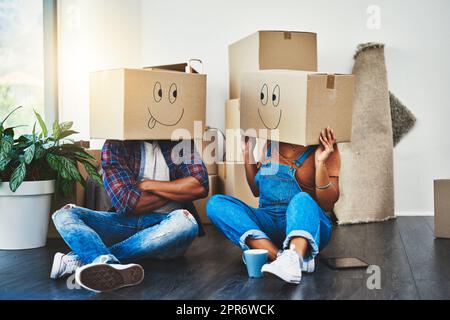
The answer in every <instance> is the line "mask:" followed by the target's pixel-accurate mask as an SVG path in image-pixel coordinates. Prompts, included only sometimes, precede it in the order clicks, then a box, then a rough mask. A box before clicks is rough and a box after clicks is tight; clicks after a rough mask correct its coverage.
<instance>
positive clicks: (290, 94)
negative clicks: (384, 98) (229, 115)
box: [241, 70, 355, 146]
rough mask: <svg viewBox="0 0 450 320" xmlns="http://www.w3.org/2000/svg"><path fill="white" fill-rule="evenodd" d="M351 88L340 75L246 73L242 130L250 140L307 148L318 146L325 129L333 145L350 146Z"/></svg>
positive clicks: (349, 79) (351, 83)
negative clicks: (332, 137) (330, 132)
mask: <svg viewBox="0 0 450 320" xmlns="http://www.w3.org/2000/svg"><path fill="white" fill-rule="evenodd" d="M354 83H355V79H354V76H353V75H344V74H331V75H329V74H322V73H311V72H305V71H292V70H264V71H257V72H249V73H245V74H243V77H242V82H241V84H242V85H241V126H242V129H243V130H244V131H245V132H247V133H248V134H247V135H250V136H261V135H262V136H263V137H264V138H266V137H268V138H269V139H273V140H277V141H281V142H288V143H293V144H298V145H304V146H308V145H315V144H319V134H320V132H321V131H322V130H323V129H324V128H326V127H327V126H330V127H331V128H333V130H334V133H335V135H336V138H337V141H338V142H348V141H351V135H352V112H353V96H354ZM247 130H248V131H247ZM258 131H259V132H258Z"/></svg>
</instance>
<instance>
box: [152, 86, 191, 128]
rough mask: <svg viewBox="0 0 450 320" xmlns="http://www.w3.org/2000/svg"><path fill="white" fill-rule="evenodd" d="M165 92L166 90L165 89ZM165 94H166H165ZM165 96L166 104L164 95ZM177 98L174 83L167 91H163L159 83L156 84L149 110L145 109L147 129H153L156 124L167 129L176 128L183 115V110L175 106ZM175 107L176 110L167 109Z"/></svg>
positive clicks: (176, 89) (176, 87)
mask: <svg viewBox="0 0 450 320" xmlns="http://www.w3.org/2000/svg"><path fill="white" fill-rule="evenodd" d="M166 90H167V89H166ZM165 92H166V93H165ZM165 94H167V101H168V102H169V104H167V103H164V102H166V100H165V97H164V95H165ZM177 98H178V86H177V84H176V83H172V84H171V85H170V86H169V88H168V91H165V90H164V87H163V86H162V85H161V83H160V82H158V81H157V82H156V83H155V85H154V86H153V100H154V102H155V103H153V104H152V106H151V108H150V107H147V109H148V113H149V114H150V119H149V120H148V127H149V128H150V129H153V128H154V127H155V126H156V124H157V123H159V124H160V125H163V126H167V127H173V126H176V125H177V124H178V123H180V121H181V119H182V118H183V115H184V108H182V107H179V106H178V105H177ZM171 105H175V106H177V108H171V109H170V110H169V109H168V106H171Z"/></svg>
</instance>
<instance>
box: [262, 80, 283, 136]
mask: <svg viewBox="0 0 450 320" xmlns="http://www.w3.org/2000/svg"><path fill="white" fill-rule="evenodd" d="M259 100H260V102H261V105H260V106H258V116H259V119H260V120H261V122H262V124H263V125H264V127H266V128H267V129H269V130H274V129H277V128H278V127H279V126H280V122H281V118H282V116H283V110H282V109H281V107H280V101H281V88H280V86H279V85H278V84H274V85H272V86H270V87H269V86H268V85H267V84H266V83H264V84H263V86H262V87H261V91H260V96H259Z"/></svg>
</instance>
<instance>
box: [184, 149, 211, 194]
mask: <svg viewBox="0 0 450 320" xmlns="http://www.w3.org/2000/svg"><path fill="white" fill-rule="evenodd" d="M184 159H185V161H183V162H182V163H181V164H180V165H179V166H178V168H177V171H178V172H177V176H178V177H194V178H195V179H197V180H198V181H199V182H200V183H201V185H202V186H203V187H204V188H205V189H206V190H207V191H209V180H208V171H207V169H206V166H205V164H204V163H203V161H202V159H201V157H200V155H199V153H198V152H197V148H196V147H195V143H194V141H192V142H191V152H190V159H189V158H188V159H186V158H184ZM186 160H187V161H186Z"/></svg>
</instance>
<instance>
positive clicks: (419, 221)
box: [0, 217, 450, 300]
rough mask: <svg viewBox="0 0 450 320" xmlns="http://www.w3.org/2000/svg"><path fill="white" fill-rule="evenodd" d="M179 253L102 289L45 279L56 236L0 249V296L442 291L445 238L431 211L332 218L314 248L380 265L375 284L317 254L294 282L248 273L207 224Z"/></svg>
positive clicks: (438, 294)
mask: <svg viewBox="0 0 450 320" xmlns="http://www.w3.org/2000/svg"><path fill="white" fill-rule="evenodd" d="M207 232H208V235H207V237H204V238H198V239H197V240H196V241H195V242H194V244H193V245H192V247H191V248H190V250H189V252H188V254H187V255H186V257H185V258H182V259H178V260H174V261H171V262H162V261H145V262H143V263H142V264H143V266H144V268H145V272H146V277H145V280H144V282H143V284H141V285H140V286H137V287H132V288H125V289H122V290H118V291H116V292H113V293H108V294H94V293H90V292H88V291H85V290H82V289H72V290H70V289H68V288H67V284H66V281H65V280H59V281H54V280H50V279H49V272H50V266H51V262H52V258H53V255H54V253H55V252H56V251H65V250H67V248H66V247H65V245H64V244H63V243H62V242H61V241H59V240H52V241H49V243H48V246H47V247H46V248H41V249H35V250H26V251H0V299H271V300H272V299H275V300H276V299H282V300H285V299H449V298H450V240H435V239H434V236H433V218H432V217H400V218H398V219H397V220H393V221H387V222H383V223H372V224H364V225H353V226H340V227H337V228H336V229H335V231H334V233H333V238H332V240H331V243H330V245H329V246H328V247H327V248H326V249H325V250H324V251H323V252H322V253H321V255H322V256H357V257H360V258H362V259H364V260H366V261H367V262H368V263H369V264H373V265H378V266H379V267H380V268H381V289H380V290H376V289H373V290H370V289H368V288H367V286H366V282H367V278H368V277H369V274H367V273H366V272H365V270H347V271H332V270H330V269H328V268H327V267H326V266H325V265H323V264H321V263H320V262H319V264H318V267H317V269H316V272H315V273H314V274H306V275H304V276H303V279H302V282H301V284H300V285H299V286H295V285H290V284H286V283H284V282H282V281H280V280H277V279H273V278H270V279H269V278H264V279H249V278H248V277H247V275H246V270H245V267H244V265H243V264H242V261H241V252H240V250H239V249H238V248H236V247H233V246H232V245H231V244H229V243H228V242H227V241H225V239H224V237H223V236H222V235H220V234H219V233H217V232H216V231H215V230H214V228H213V227H208V228H207Z"/></svg>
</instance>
